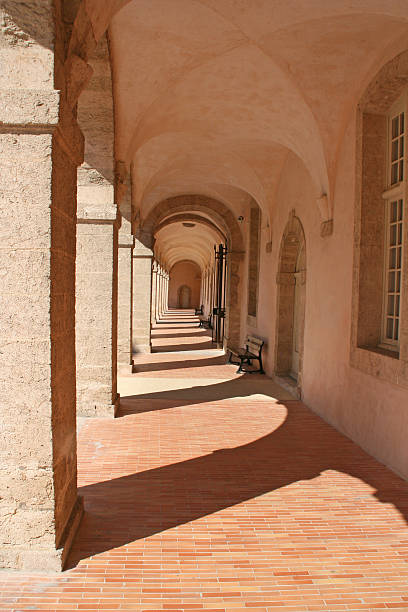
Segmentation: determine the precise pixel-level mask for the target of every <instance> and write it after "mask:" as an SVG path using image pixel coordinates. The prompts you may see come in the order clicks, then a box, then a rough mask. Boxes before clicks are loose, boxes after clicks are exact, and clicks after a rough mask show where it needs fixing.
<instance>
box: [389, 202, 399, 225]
mask: <svg viewBox="0 0 408 612" xmlns="http://www.w3.org/2000/svg"><path fill="white" fill-rule="evenodd" d="M390 208H391V210H390V217H391V223H395V221H397V220H398V202H397V201H395V202H391V207H390Z"/></svg>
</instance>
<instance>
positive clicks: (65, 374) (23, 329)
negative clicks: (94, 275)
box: [0, 0, 83, 572]
mask: <svg viewBox="0 0 408 612" xmlns="http://www.w3.org/2000/svg"><path fill="white" fill-rule="evenodd" d="M40 5H41V6H40ZM7 7H8V8H7V9H6V8H4V3H3V5H2V8H0V23H1V27H4V28H5V31H6V33H5V35H2V36H1V37H0V64H1V66H2V69H1V71H0V207H1V210H2V218H1V235H2V238H1V250H0V269H1V274H0V294H1V296H2V298H3V299H2V307H1V308H0V338H1V341H0V342H1V346H0V392H1V412H2V430H1V449H0V490H1V498H0V522H1V524H2V529H1V534H0V567H3V568H11V569H19V570H24V571H29V572H31V571H39V570H40V571H41V570H47V571H57V570H61V569H62V566H63V564H64V561H65V559H66V556H67V553H68V551H69V548H70V545H71V542H72V539H73V535H74V533H75V530H76V528H77V526H78V524H79V520H80V517H81V513H82V506H81V503H80V501H79V500H78V497H77V483H76V426H75V207H76V168H77V166H78V165H79V164H80V163H82V159H83V137H82V134H81V132H80V130H79V128H78V125H77V123H76V120H75V118H74V115H73V113H72V112H71V110H70V109H66V108H65V102H64V100H65V96H64V93H63V92H60V91H59V90H60V89H61V88H62V87H63V83H64V78H63V77H61V74H60V73H61V66H63V65H64V56H63V54H62V46H61V45H60V42H59V38H58V33H56V31H55V25H54V19H53V8H54V3H52V2H51V1H47V0H44V2H43V3H40V4H39V3H38V2H34V1H30V0H27V1H26V2H24V8H23V7H22V3H18V2H14V3H13V2H10V3H7ZM14 10H16V20H15V21H14ZM22 15H24V19H21V17H22ZM56 20H58V15H56ZM24 23H33V24H34V23H35V26H36V27H35V31H36V33H41V37H42V38H41V44H40V43H38V42H37V40H36V39H35V38H32V37H31V36H30V30H27V31H23V30H22V28H24V26H23V24H24ZM51 49H54V51H52V50H51ZM54 54H55V55H54ZM55 56H56V57H57V58H58V59H57V61H56V62H54V57H55ZM55 64H56V65H55ZM33 84H35V85H33ZM30 87H32V89H30Z"/></svg>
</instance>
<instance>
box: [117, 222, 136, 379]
mask: <svg viewBox="0 0 408 612" xmlns="http://www.w3.org/2000/svg"><path fill="white" fill-rule="evenodd" d="M126 229H127V228H126ZM133 245H134V238H133V236H132V234H128V233H126V232H123V231H122V228H121V229H120V231H119V257H118V367H119V368H120V369H123V370H124V369H128V368H129V367H131V364H132V285H133V271H132V267H133Z"/></svg>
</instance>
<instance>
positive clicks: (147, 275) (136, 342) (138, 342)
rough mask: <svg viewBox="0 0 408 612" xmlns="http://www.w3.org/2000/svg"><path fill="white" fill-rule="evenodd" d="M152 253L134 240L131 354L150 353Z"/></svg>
mask: <svg viewBox="0 0 408 612" xmlns="http://www.w3.org/2000/svg"><path fill="white" fill-rule="evenodd" d="M152 259H153V252H152V250H151V249H149V248H148V247H145V246H144V244H143V243H142V242H140V241H139V240H137V239H136V240H135V247H134V250H133V317H132V318H133V321H132V327H133V329H132V350H133V353H151V351H152V345H151V334H150V330H151V299H152Z"/></svg>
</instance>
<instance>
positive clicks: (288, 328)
mask: <svg viewBox="0 0 408 612" xmlns="http://www.w3.org/2000/svg"><path fill="white" fill-rule="evenodd" d="M302 251H303V253H304V266H303V269H302V270H301V271H300V276H299V280H300V283H301V284H302V285H305V284H306V266H307V260H306V240H305V234H304V230H303V226H302V223H301V221H300V219H299V217H297V216H296V212H295V210H294V209H292V210H291V211H290V213H289V219H288V222H287V224H286V226H285V229H284V231H283V235H282V239H281V245H280V251H279V268H278V273H277V276H276V283H277V286H278V287H277V289H278V291H277V310H276V312H277V316H276V342H275V347H276V348H275V378H276V379H277V380H278V382H279V384H281V385H283V386H284V387H285V388H287V389H288V390H290V391H291V392H295V395H296V396H297V397H299V398H300V397H301V388H302V370H303V350H304V323H305V307H304V308H303V312H302V319H303V323H302V324H301V326H300V336H299V345H300V350H299V372H298V379H297V381H295V380H294V379H291V377H290V370H291V367H290V364H291V355H292V344H293V316H294V300H295V282H296V281H295V273H296V265H297V262H298V257H299V253H301V252H302ZM292 381H293V382H292ZM288 383H289V385H288Z"/></svg>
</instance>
